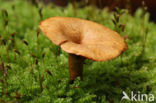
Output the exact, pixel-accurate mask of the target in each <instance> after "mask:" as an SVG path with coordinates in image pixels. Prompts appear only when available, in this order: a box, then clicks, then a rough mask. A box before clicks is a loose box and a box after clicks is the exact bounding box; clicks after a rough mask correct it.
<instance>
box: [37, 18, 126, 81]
mask: <svg viewBox="0 0 156 103" xmlns="http://www.w3.org/2000/svg"><path fill="white" fill-rule="evenodd" d="M39 27H40V29H41V30H42V32H43V33H44V34H45V35H46V36H47V37H48V38H49V39H50V40H51V41H52V42H53V43H54V44H56V45H59V46H60V47H61V48H62V49H63V50H64V51H65V52H67V53H69V57H68V62H69V72H70V80H71V81H74V80H75V78H76V77H78V76H80V77H81V79H82V73H83V63H84V60H85V58H88V59H91V60H94V61H107V60H111V59H113V58H116V57H118V56H119V55H121V54H122V52H124V51H125V50H127V48H128V47H127V44H126V42H125V41H124V39H123V38H122V37H121V36H120V35H119V34H118V33H117V32H115V31H112V30H110V29H109V28H106V27H104V26H103V25H100V24H97V23H95V22H92V21H88V20H83V19H79V18H70V17H51V18H48V19H46V20H44V21H42V22H41V23H40V24H39Z"/></svg>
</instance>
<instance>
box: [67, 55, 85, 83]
mask: <svg viewBox="0 0 156 103" xmlns="http://www.w3.org/2000/svg"><path fill="white" fill-rule="evenodd" d="M84 60H85V59H84V58H83V57H82V56H77V55H74V54H69V57H68V63H69V72H70V80H71V81H74V80H75V79H76V77H78V76H79V77H80V78H81V79H82V73H83V63H84Z"/></svg>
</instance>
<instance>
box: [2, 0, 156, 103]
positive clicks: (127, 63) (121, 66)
mask: <svg viewBox="0 0 156 103" xmlns="http://www.w3.org/2000/svg"><path fill="white" fill-rule="evenodd" d="M13 5H14V9H13V8H12V6H13ZM39 7H42V8H43V9H42V15H43V19H46V18H48V17H54V16H67V17H73V16H74V14H73V10H72V5H71V4H69V5H68V7H66V8H60V7H56V6H54V5H47V6H44V5H43V4H41V3H40V4H39ZM2 9H5V10H6V11H7V12H8V25H7V27H6V28H5V27H4V24H3V22H4V21H5V20H6V17H4V16H2V15H3V14H2V12H1V11H0V64H1V63H2V62H4V65H5V70H6V71H7V76H6V77H5V76H4V75H3V74H4V72H3V70H2V68H1V69H0V102H4V103H6V102H17V101H21V103H73V102H74V103H109V102H111V101H114V103H119V102H120V100H121V97H122V91H126V92H127V93H129V92H130V91H140V92H141V93H152V94H154V95H155V96H156V88H155V84H156V80H155V75H156V46H155V43H156V37H155V33H156V31H155V28H156V24H154V23H152V22H149V20H148V19H149V14H146V15H145V16H146V17H145V19H144V15H143V11H142V10H141V9H139V10H137V12H136V13H135V15H134V16H131V15H130V14H128V13H127V12H125V13H124V14H122V15H121V18H120V23H121V24H125V25H126V26H125V31H124V32H122V36H125V35H127V36H128V39H127V43H128V45H129V49H128V50H127V51H126V52H125V53H124V54H123V55H122V56H120V57H118V58H116V59H114V60H111V61H107V62H93V61H90V60H86V61H85V65H84V80H83V81H80V79H79V78H78V79H77V80H76V81H75V83H74V84H69V72H68V64H67V63H68V58H67V53H65V52H64V51H61V50H60V49H59V47H58V46H56V45H54V44H52V43H51V42H50V40H48V39H47V38H46V37H45V36H44V35H43V34H42V33H40V35H39V37H37V32H36V31H37V30H38V24H39V22H40V21H41V20H40V17H39V13H38V11H39V8H36V7H35V6H33V5H32V4H29V3H27V2H24V1H22V0H16V1H15V0H14V2H6V1H5V2H4V0H0V10H2ZM77 9H78V10H77V17H79V18H83V19H89V20H92V21H95V22H98V23H100V24H102V25H105V26H106V27H109V28H111V29H113V30H115V26H114V24H113V22H112V19H113V13H110V12H108V10H107V9H103V10H98V9H96V10H94V12H93V13H92V11H91V10H92V8H91V7H89V6H88V7H84V8H77ZM143 23H144V25H142V24H143ZM145 28H148V29H149V30H148V34H147V40H146V48H145V52H144V53H142V52H141V50H142V44H143V39H144V35H145V32H144V31H145ZM13 32H16V34H15V36H14V37H11V36H10V35H11V34H12V33H13ZM10 39H14V41H12V40H10ZM23 40H25V41H26V42H27V43H23ZM4 42H5V43H4ZM36 61H38V63H36ZM47 70H49V71H48V72H50V73H51V74H49V73H48V72H47ZM39 71H40V72H39ZM39 73H40V76H39ZM41 77H43V78H41ZM41 79H43V83H42V86H43V91H41V88H40V82H41ZM2 89H3V90H2ZM17 97H19V99H17ZM127 103H128V102H127Z"/></svg>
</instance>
